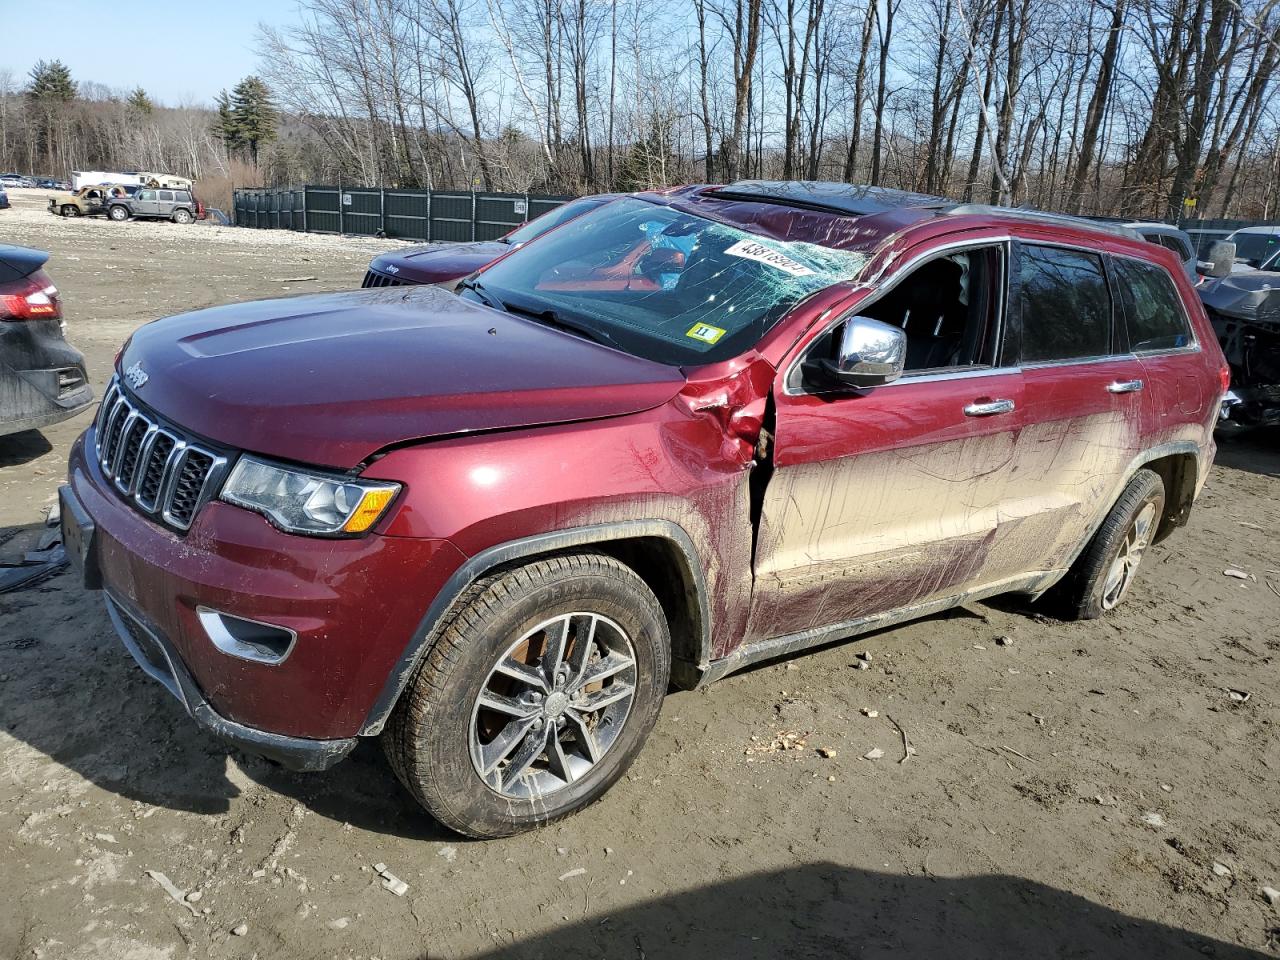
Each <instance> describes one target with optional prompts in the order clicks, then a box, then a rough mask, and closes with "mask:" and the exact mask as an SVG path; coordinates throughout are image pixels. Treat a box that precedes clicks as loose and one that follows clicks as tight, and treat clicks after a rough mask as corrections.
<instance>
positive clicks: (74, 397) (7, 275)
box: [0, 244, 93, 436]
mask: <svg viewBox="0 0 1280 960" xmlns="http://www.w3.org/2000/svg"><path fill="white" fill-rule="evenodd" d="M48 259H49V254H47V253H45V252H44V251H43V250H32V249H30V248H28V247H13V246H7V245H3V244H0V436H4V435H6V434H10V433H18V432H20V431H22V430H31V429H34V428H36V427H44V426H48V425H49V424H52V423H57V422H58V421H60V420H66V419H67V418H68V417H72V416H74V415H75V414H77V413H79V412H80V411H81V410H83V409H84V408H85V407H87V406H89V404H90V403H91V402H92V400H93V392H92V391H91V390H90V388H89V378H88V377H87V376H86V375H85V369H84V355H83V354H81V353H80V351H79V350H77V349H76V348H75V347H73V346H71V345H70V344H69V343H67V341H66V338H65V336H64V334H65V325H64V323H63V320H62V303H61V302H60V301H59V299H58V288H57V287H55V286H54V285H53V281H52V280H51V279H50V278H49V275H48V274H47V273H45V272H44V270H43V267H44V265H45V263H46V262H47V261H48Z"/></svg>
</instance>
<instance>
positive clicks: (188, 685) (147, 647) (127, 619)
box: [104, 593, 356, 771]
mask: <svg viewBox="0 0 1280 960" xmlns="http://www.w3.org/2000/svg"><path fill="white" fill-rule="evenodd" d="M104 596H105V597H106V603H107V615H108V616H110V617H111V623H112V625H113V626H114V627H115V628H116V633H118V634H119V635H120V640H121V642H122V643H123V644H124V646H125V649H126V650H128V651H129V654H130V655H131V656H132V657H133V659H134V660H136V661H137V663H138V666H140V667H141V668H142V669H143V671H144V672H145V673H146V674H147V675H148V676H149V677H151V678H152V679H153V680H156V681H158V682H159V683H160V684H161V685H162V686H163V687H164V688H165V689H166V690H168V691H169V692H170V693H171V694H173V696H174V697H175V698H176V699H177V700H178V702H179V703H181V704H182V706H183V708H184V709H185V710H186V711H187V713H188V714H189V715H190V716H191V718H192V719H193V720H195V722H196V725H197V726H199V727H201V728H202V729H204V730H207V731H208V732H209V733H212V734H214V735H215V736H217V737H219V738H221V739H223V740H226V741H227V742H229V743H231V744H233V745H235V746H237V747H240V748H241V749H243V750H245V751H246V752H248V753H255V754H257V755H258V756H262V757H266V758H267V759H268V760H274V761H275V762H276V763H279V764H280V765H281V766H283V767H286V768H287V769H289V770H298V771H316V770H327V769H328V768H329V767H332V766H333V765H334V764H336V763H337V762H338V761H340V760H342V758H343V757H345V756H346V755H347V754H348V753H350V752H351V751H352V749H353V748H354V747H355V745H356V738H355V737H346V738H343V739H340V740H309V739H307V738H305V737H289V736H285V735H283V734H279V733H269V732H267V731H266V730H259V729H257V728H255V727H248V726H245V725H244V724H242V723H236V722H235V721H234V720H228V719H227V718H226V717H224V716H222V715H221V714H219V713H218V712H217V711H216V710H214V709H213V707H211V706H210V705H209V702H208V701H207V700H205V698H204V696H203V694H201V693H200V688H199V687H198V686H197V685H196V682H195V680H194V679H193V678H192V676H191V674H190V673H189V672H188V671H187V668H186V666H185V664H183V662H182V658H181V657H179V656H178V654H177V652H176V651H175V650H174V649H173V648H172V646H171V645H170V644H169V642H168V640H167V639H165V638H164V637H163V635H162V634H161V633H160V632H159V631H158V630H155V629H153V628H152V627H151V626H149V625H148V624H147V623H146V621H145V620H144V619H143V618H142V617H141V616H139V615H138V614H136V613H134V612H133V611H132V610H130V609H129V608H128V607H127V606H126V605H125V604H124V603H122V602H121V601H120V600H119V599H117V598H116V597H114V596H112V595H111V594H109V593H108V594H104Z"/></svg>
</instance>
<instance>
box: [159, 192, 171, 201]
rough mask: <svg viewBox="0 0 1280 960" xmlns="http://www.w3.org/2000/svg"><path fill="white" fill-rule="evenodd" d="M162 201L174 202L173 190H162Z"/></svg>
mask: <svg viewBox="0 0 1280 960" xmlns="http://www.w3.org/2000/svg"><path fill="white" fill-rule="evenodd" d="M160 199H161V200H169V201H172V200H173V191H172V190H161V191H160Z"/></svg>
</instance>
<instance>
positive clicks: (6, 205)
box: [0, 184, 9, 210]
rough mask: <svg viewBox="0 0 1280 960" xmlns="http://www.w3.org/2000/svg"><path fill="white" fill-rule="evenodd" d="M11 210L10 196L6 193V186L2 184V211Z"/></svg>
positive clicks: (0, 185)
mask: <svg viewBox="0 0 1280 960" xmlns="http://www.w3.org/2000/svg"><path fill="white" fill-rule="evenodd" d="M8 209H9V194H8V193H6V192H5V189H4V185H3V184H0V210H8Z"/></svg>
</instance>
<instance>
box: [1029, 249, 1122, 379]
mask: <svg viewBox="0 0 1280 960" xmlns="http://www.w3.org/2000/svg"><path fill="white" fill-rule="evenodd" d="M1019 287H1020V288H1021V289H1020V293H1019V301H1020V306H1021V316H1022V359H1023V361H1024V362H1027V363H1036V362H1047V361H1053V360H1077V359H1083V358H1085V357H1101V356H1106V355H1108V354H1110V353H1111V293H1110V291H1109V290H1108V288H1107V276H1106V274H1105V273H1104V272H1103V269H1102V258H1101V257H1100V256H1098V255H1097V254H1095V253H1089V252H1087V251H1084V250H1068V249H1063V248H1060V247H1040V246H1034V245H1030V244H1024V245H1023V246H1022V255H1021V257H1020V258H1019Z"/></svg>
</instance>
